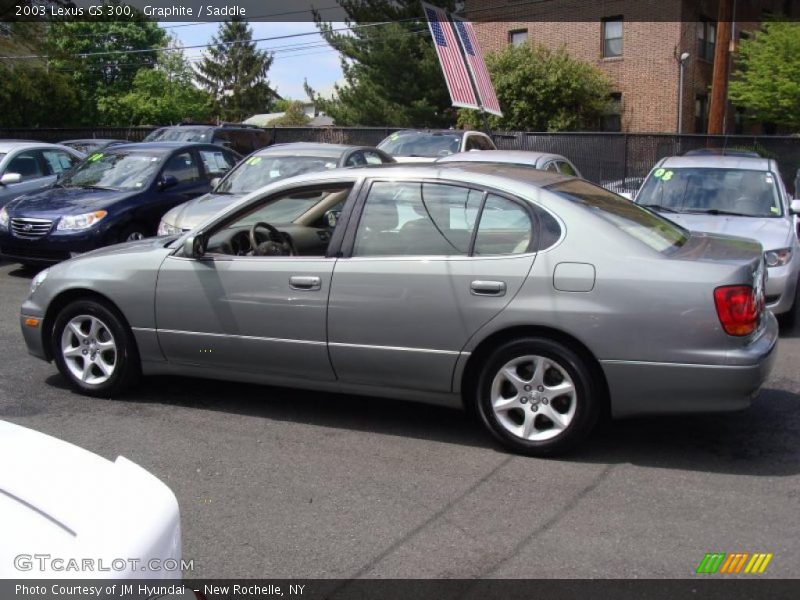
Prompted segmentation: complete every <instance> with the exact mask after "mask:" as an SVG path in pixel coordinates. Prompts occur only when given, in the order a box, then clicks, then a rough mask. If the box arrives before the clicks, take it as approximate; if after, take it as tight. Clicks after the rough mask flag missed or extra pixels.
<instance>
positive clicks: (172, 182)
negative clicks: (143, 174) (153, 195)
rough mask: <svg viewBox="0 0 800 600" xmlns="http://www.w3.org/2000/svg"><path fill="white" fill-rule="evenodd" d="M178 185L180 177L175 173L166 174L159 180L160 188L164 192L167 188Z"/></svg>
mask: <svg viewBox="0 0 800 600" xmlns="http://www.w3.org/2000/svg"><path fill="white" fill-rule="evenodd" d="M176 185H178V178H177V177H175V176H174V175H164V176H163V177H162V178H161V181H159V182H158V190H159V191H161V192H163V191H164V190H166V189H169V188H171V187H175V186H176Z"/></svg>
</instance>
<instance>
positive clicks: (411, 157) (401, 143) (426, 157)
mask: <svg viewBox="0 0 800 600" xmlns="http://www.w3.org/2000/svg"><path fill="white" fill-rule="evenodd" d="M378 148H379V149H380V150H383V151H384V152H386V154H389V155H390V156H393V157H394V158H395V160H397V161H398V162H431V161H433V160H434V159H436V158H439V157H441V156H448V155H450V154H456V153H457V152H469V151H471V150H496V149H497V148H496V147H495V145H494V142H493V141H492V138H490V137H489V136H488V135H486V134H485V133H482V132H480V131H463V130H460V129H422V130H419V129H409V130H403V131H398V132H396V133H393V134H391V135H390V136H389V137H387V138H386V139H384V140H383V141H382V142H381V143H380V144H378Z"/></svg>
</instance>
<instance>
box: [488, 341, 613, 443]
mask: <svg viewBox="0 0 800 600" xmlns="http://www.w3.org/2000/svg"><path fill="white" fill-rule="evenodd" d="M476 392H477V396H476V398H475V403H476V405H477V409H478V413H479V415H480V417H481V420H482V421H483V423H484V425H485V426H486V427H487V429H489V431H490V432H491V433H492V435H494V436H495V437H496V438H497V439H498V440H500V442H501V443H502V444H503V445H504V446H506V447H507V448H509V449H511V450H513V451H514V452H519V453H521V454H526V455H529V456H553V455H556V454H560V453H563V452H565V451H567V450H569V449H571V448H573V447H574V446H575V445H576V444H578V443H579V442H580V441H581V440H582V439H583V438H584V437H586V435H588V433H589V432H590V431H591V429H592V427H593V426H594V424H595V423H596V421H597V418H598V416H599V413H600V402H599V400H598V395H597V393H596V391H595V384H594V382H593V381H592V375H591V372H590V370H589V369H588V368H587V366H586V364H585V362H584V361H583V359H582V358H581V357H580V356H579V355H578V354H577V353H575V352H574V351H573V350H572V349H571V348H569V347H567V346H565V345H563V344H561V343H559V342H555V341H553V340H549V339H545V338H526V339H521V340H517V341H512V342H508V343H506V344H504V345H502V346H500V347H499V348H497V349H496V350H495V351H494V352H493V353H492V354H491V355H490V356H489V358H488V359H487V360H486V362H485V363H484V367H483V369H482V371H481V374H480V377H479V379H478V385H477V390H476Z"/></svg>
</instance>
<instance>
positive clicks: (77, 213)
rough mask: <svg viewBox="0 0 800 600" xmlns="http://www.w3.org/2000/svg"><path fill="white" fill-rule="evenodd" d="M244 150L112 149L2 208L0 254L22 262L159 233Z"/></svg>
mask: <svg viewBox="0 0 800 600" xmlns="http://www.w3.org/2000/svg"><path fill="white" fill-rule="evenodd" d="M238 159H239V155H238V154H236V153H235V152H233V151H232V150H230V149H228V148H222V147H220V146H216V145H212V144H194V143H185V142H153V143H143V144H125V145H119V146H111V147H109V148H106V149H104V150H101V151H98V152H94V153H93V154H91V155H89V156H88V157H87V158H86V159H85V160H84V161H83V162H82V163H80V164H79V165H77V166H76V167H75V168H74V169H72V170H71V171H69V172H68V173H65V174H64V176H63V177H62V178H61V179H60V180H59V182H58V183H57V184H56V186H55V187H54V188H51V189H48V190H46V191H43V192H39V193H34V194H27V195H24V196H21V197H19V198H17V199H16V200H13V201H12V202H10V203H9V204H7V205H6V206H5V207H4V208H3V209H2V210H0V255H2V256H4V257H5V258H8V259H11V260H14V261H17V262H21V263H23V264H37V263H51V262H58V261H61V260H65V259H68V258H70V257H72V256H74V255H76V254H81V253H83V252H88V251H90V250H94V249H95V248H99V247H101V246H107V245H109V244H115V243H117V242H125V241H131V240H137V239H141V238H143V237H147V236H150V235H155V233H156V229H157V227H158V222H159V220H160V219H161V216H162V215H163V214H164V213H165V212H167V211H168V210H169V209H171V208H172V207H173V206H177V205H178V204H181V203H183V202H186V201H187V200H191V199H192V198H195V197H197V196H200V195H202V194H205V193H206V192H208V191H209V190H210V182H211V180H212V179H214V178H216V177H220V176H222V175H224V174H225V172H227V171H228V170H229V169H230V168H231V167H233V166H234V165H235V164H236V162H237V160H238Z"/></svg>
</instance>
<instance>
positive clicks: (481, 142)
mask: <svg viewBox="0 0 800 600" xmlns="http://www.w3.org/2000/svg"><path fill="white" fill-rule="evenodd" d="M472 138H473V139H474V140H475V145H476V147H477V148H479V149H480V150H494V145H493V144H492V142H491V141H489V138H487V137H486V136H483V135H473V136H472Z"/></svg>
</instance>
